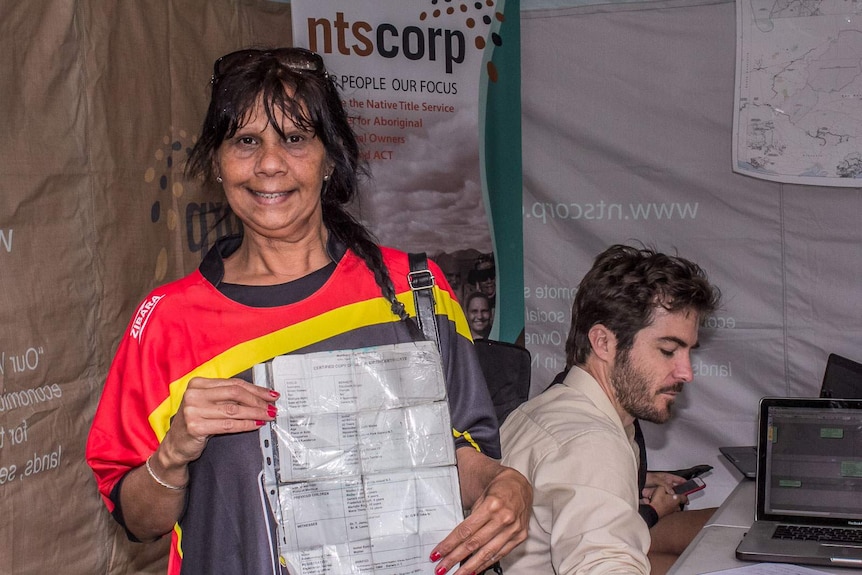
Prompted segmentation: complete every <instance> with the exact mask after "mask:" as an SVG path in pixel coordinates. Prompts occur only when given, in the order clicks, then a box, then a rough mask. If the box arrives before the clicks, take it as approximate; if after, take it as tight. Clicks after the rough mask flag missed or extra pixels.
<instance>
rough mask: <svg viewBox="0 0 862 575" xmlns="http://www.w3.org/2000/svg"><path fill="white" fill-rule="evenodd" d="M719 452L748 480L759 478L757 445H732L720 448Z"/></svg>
mask: <svg viewBox="0 0 862 575" xmlns="http://www.w3.org/2000/svg"><path fill="white" fill-rule="evenodd" d="M718 450H719V451H720V452H721V454H722V455H724V457H725V459H727V460H728V461H729V462H731V463H732V464H733V466H734V467H736V469H738V470H739V472H740V473H742V474H743V475H744V476H745V478H746V479H754V478H755V477H756V476H757V446H756V445H730V446H725V447H719V448H718Z"/></svg>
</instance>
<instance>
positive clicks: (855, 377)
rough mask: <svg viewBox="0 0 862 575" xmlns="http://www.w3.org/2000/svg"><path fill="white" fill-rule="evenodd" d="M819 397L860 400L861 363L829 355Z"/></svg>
mask: <svg viewBox="0 0 862 575" xmlns="http://www.w3.org/2000/svg"><path fill="white" fill-rule="evenodd" d="M820 397H840V398H845V399H860V398H862V363H858V362H856V361H853V360H852V359H848V358H846V357H842V356H840V355H838V354H837V353H830V354H829V359H827V360H826V372H825V373H824V374H823V383H822V385H821V386H820Z"/></svg>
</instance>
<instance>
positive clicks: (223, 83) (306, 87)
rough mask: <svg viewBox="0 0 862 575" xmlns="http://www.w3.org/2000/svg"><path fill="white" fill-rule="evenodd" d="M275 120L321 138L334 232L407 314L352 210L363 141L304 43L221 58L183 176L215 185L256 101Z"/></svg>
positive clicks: (327, 213) (325, 197) (326, 217)
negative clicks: (223, 152) (226, 147)
mask: <svg viewBox="0 0 862 575" xmlns="http://www.w3.org/2000/svg"><path fill="white" fill-rule="evenodd" d="M259 99H260V100H261V101H262V103H263V108H264V110H265V111H266V116H267V119H268V120H269V123H270V125H271V126H272V127H273V129H275V130H276V132H277V133H278V134H279V136H281V137H282V138H285V134H284V133H283V132H282V127H281V122H280V120H279V118H281V117H282V116H284V115H286V116H288V117H290V118H292V119H293V121H294V123H295V124H296V125H297V126H298V127H300V128H303V129H306V130H310V131H312V132H313V133H314V134H315V136H316V137H318V138H320V141H321V142H322V143H323V147H324V149H325V150H326V156H327V159H328V161H329V162H331V164H332V166H333V170H332V173H331V175H330V177H329V178H328V180H327V181H325V182H324V184H323V189H322V191H321V207H322V212H323V222H324V224H325V225H326V227H327V229H328V230H329V232H330V233H332V234H335V236H336V237H337V238H338V239H339V240H341V241H342V242H344V243H345V244H346V245H347V246H348V247H349V248H350V249H352V250H353V251H354V252H356V254H357V255H358V256H359V257H361V258H362V259H363V261H365V264H366V265H367V266H368V268H369V269H370V270H371V271H372V273H373V274H374V278H375V281H376V282H377V284H378V285H379V286H380V289H381V290H382V292H383V296H384V297H385V298H386V299H387V300H388V301H389V302H390V303H391V304H392V311H393V313H395V314H396V315H398V316H399V317H400V318H402V319H404V318H406V317H407V314H406V312H405V311H404V306H403V304H402V303H401V302H399V301H398V299H397V298H396V296H395V288H394V286H393V285H392V280H391V278H390V277H389V272H388V271H387V270H386V266H385V265H384V264H383V255H382V254H381V252H380V247H379V246H378V245H377V242H376V240H375V239H374V237H373V236H372V235H371V232H369V231H368V230H367V229H366V228H365V227H364V226H363V225H362V224H360V223H359V222H358V221H357V220H356V219H355V218H354V217H353V216H352V215H351V214H350V213H349V212H348V211H347V209H346V208H347V206H348V205H349V204H350V202H351V201H353V200H354V199H355V198H356V196H357V194H358V193H359V180H360V178H361V177H365V176H368V175H369V171H368V167H367V165H366V163H365V162H364V161H363V160H362V157H361V155H360V151H359V143H358V142H357V140H356V135H355V134H354V132H353V130H352V129H351V127H350V120H349V118H348V116H347V112H346V111H345V110H344V107H343V106H342V104H341V97H340V95H339V92H338V88H337V86H336V85H335V82H334V80H333V79H332V78H330V76H329V74H328V73H327V72H326V68H325V67H324V65H323V60H322V59H321V57H320V56H319V55H317V54H315V53H314V52H310V51H308V50H305V49H303V48H275V49H248V50H240V51H237V52H232V53H231V54H228V55H226V56H222V57H221V58H219V59H218V60H216V62H215V65H214V69H213V77H212V95H211V97H210V103H209V108H208V110H207V114H206V118H205V119H204V123H203V127H202V129H201V133H200V137H199V138H198V141H197V142H196V143H195V145H194V147H193V148H192V151H191V153H190V154H189V160H188V163H187V164H186V175H187V176H189V177H197V178H202V179H203V181H204V183H205V184H210V185H211V184H213V182H214V181H215V179H216V176H217V174H215V173H214V164H213V160H214V157H215V154H216V152H217V150H218V149H219V147H220V146H221V145H222V143H223V142H224V141H225V140H226V139H229V138H231V137H233V136H234V134H236V132H237V130H238V129H239V128H241V127H242V126H243V125H244V124H245V123H246V122H247V121H248V120H249V118H250V115H251V114H252V113H253V111H254V108H255V105H256V103H257V102H258V100H259Z"/></svg>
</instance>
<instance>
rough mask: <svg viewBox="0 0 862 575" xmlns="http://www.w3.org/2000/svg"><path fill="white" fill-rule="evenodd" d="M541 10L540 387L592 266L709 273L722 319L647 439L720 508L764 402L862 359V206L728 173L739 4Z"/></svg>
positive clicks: (527, 92)
mask: <svg viewBox="0 0 862 575" xmlns="http://www.w3.org/2000/svg"><path fill="white" fill-rule="evenodd" d="M537 4H538V2H536V3H529V4H528V3H527V2H525V3H524V4H523V6H524V8H523V9H522V12H521V33H522V51H521V65H522V70H523V84H522V85H523V88H522V108H523V116H522V121H523V142H524V144H523V163H524V238H525V240H524V241H525V247H524V251H525V257H524V267H525V271H524V275H525V278H526V280H525V284H526V285H525V297H526V310H527V311H526V341H527V347H528V348H529V349H530V350H531V352H532V353H533V360H534V363H533V377H532V384H533V390H532V391H533V393H534V394H535V393H537V392H538V391H539V390H540V389H541V388H543V387H544V386H546V385H547V384H548V383H549V382H550V381H551V379H552V377H553V375H554V374H555V373H556V372H557V371H559V370H560V369H562V367H563V366H564V364H565V354H564V350H563V347H564V342H565V337H566V333H567V331H568V327H569V319H570V310H571V302H572V299H571V296H572V293H573V290H574V289H575V288H576V287H577V282H578V281H579V280H580V279H581V277H583V275H584V273H586V271H587V269H588V268H589V266H590V264H591V263H592V260H593V258H594V257H595V255H596V254H598V253H599V252H600V251H602V250H603V249H605V248H606V247H607V246H608V245H610V244H612V243H631V242H636V241H639V242H643V243H645V244H647V245H652V246H654V247H656V248H658V249H660V250H665V251H676V252H678V253H679V255H682V256H684V257H687V258H690V259H692V260H694V261H696V262H698V263H699V264H701V265H702V266H703V267H704V268H705V269H706V271H707V273H708V274H709V276H710V278H711V280H712V281H713V282H714V283H715V284H717V285H718V286H719V287H720V288H721V290H722V292H723V296H724V298H723V306H722V308H721V309H720V310H719V312H718V314H717V315H716V317H715V318H714V319H713V320H711V321H710V323H709V324H707V326H705V327H704V328H702V329H701V330H700V340H701V347H700V349H698V350H696V351H695V352H694V353H693V355H692V358H693V359H692V363H693V368H694V374H695V376H694V383H693V384H691V385H689V386H687V387H686V389H685V391H684V392H683V393H682V395H681V396H680V397H679V399H678V401H677V405H676V407H675V417H674V419H672V420H671V422H670V423H667V424H665V425H661V426H658V425H652V424H648V425H645V426H644V434H645V436H646V440H647V449H648V457H649V462H650V467H651V468H652V469H665V470H673V469H679V468H684V467H689V466H691V465H695V464H700V463H707V464H710V465H712V466H714V468H715V469H714V470H713V472H712V473H711V474H710V475H708V476H706V477H705V481H706V483H707V488H706V489H705V490H703V491H701V492H700V493H699V494H696V495H695V496H693V498H692V506H698V507H707V506H711V505H718V504H719V503H721V501H722V500H723V499H724V497H725V496H726V495H727V494H728V493H729V492H730V490H731V489H732V488H733V487H734V486H735V485H736V484H737V482H738V481H739V479H740V478H741V476H740V475H739V474H738V473H737V472H736V470H735V469H733V468H732V467H731V466H730V465H729V464H728V463H727V462H726V461H724V460H723V458H722V457H721V456H720V455H719V453H718V449H717V448H718V446H720V445H735V444H736V445H753V444H754V443H755V420H756V413H757V412H756V408H757V401H758V399H759V398H760V397H762V396H764V395H770V394H772V395H816V394H817V393H818V391H819V388H820V382H821V379H822V376H823V370H824V368H825V366H826V357H827V355H828V353H829V352H833V351H834V352H837V353H840V354H842V355H845V356H847V357H850V358H855V359H856V360H859V361H862V293H860V289H862V271H860V270H862V247H860V245H862V243H860V242H862V227H860V226H859V223H858V220H859V217H860V215H862V193H860V190H859V189H858V188H849V189H848V188H826V187H812V186H799V185H786V184H778V183H771V182H767V181H764V180H759V179H754V178H750V177H746V176H742V175H738V174H734V173H733V172H732V170H731V167H732V161H731V134H732V120H733V96H734V72H735V64H736V62H735V59H736V49H735V37H736V32H735V8H734V4H733V2H726V1H720V2H711V1H704V2H698V1H695V2H634V3H613V4H607V3H604V4H593V5H584V6H572V4H573V3H572V2H563V1H560V0H558V1H557V2H554V3H553V4H556V5H557V7H548V6H547V5H548V4H551V2H547V1H546V2H543V4H544V5H545V6H543V7H538V6H536V5H537ZM565 4H568V6H566V7H560V5H565ZM531 5H533V6H536V7H537V9H532V10H531V9H528V8H529V7H530V6H531ZM538 8H542V9H538Z"/></svg>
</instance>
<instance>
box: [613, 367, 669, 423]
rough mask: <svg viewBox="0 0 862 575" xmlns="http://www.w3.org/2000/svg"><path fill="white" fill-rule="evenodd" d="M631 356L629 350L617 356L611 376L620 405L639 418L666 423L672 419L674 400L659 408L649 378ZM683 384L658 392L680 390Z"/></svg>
mask: <svg viewBox="0 0 862 575" xmlns="http://www.w3.org/2000/svg"><path fill="white" fill-rule="evenodd" d="M629 356H630V353H629V351H625V352H623V353H622V354H619V355H618V356H617V358H616V363H615V365H614V370H613V372H612V373H611V377H610V379H611V385H612V386H613V388H614V391H615V392H616V394H617V401H618V402H619V404H620V407H622V408H623V409H624V410H626V411H627V412H628V413H629V414H630V415H631V416H632V417H636V418H637V419H642V420H644V421H650V422H652V423H665V422H666V421H667V420H668V419H670V415H671V413H670V408H671V406H672V405H673V400H670V401H668V403H667V409H665V410H661V409H659V408H657V407H656V406H655V404H654V400H655V395H652V394H651V392H650V385H649V378H648V377H647V376H646V375H645V374H644V373H643V372H642V371H639V370H638V369H637V368H636V367H635V366H634V365H632V362H631V361H630V359H631V358H630V357H629ZM682 386H683V384H682V383H677V384H675V385H673V386H671V387H666V388H662V389H660V390H659V391H658V393H663V392H666V391H676V392H679V391H682Z"/></svg>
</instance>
